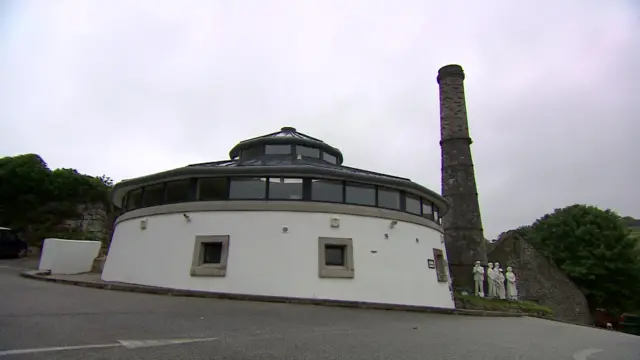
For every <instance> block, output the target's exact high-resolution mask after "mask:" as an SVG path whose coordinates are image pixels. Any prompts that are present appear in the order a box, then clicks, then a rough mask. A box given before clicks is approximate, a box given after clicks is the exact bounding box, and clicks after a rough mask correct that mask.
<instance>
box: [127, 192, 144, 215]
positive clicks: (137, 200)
mask: <svg viewBox="0 0 640 360" xmlns="http://www.w3.org/2000/svg"><path fill="white" fill-rule="evenodd" d="M140 206H142V189H136V190H131V191H129V193H128V194H127V205H126V209H127V210H135V209H137V208H139V207H140Z"/></svg>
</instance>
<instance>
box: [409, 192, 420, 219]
mask: <svg viewBox="0 0 640 360" xmlns="http://www.w3.org/2000/svg"><path fill="white" fill-rule="evenodd" d="M405 211H406V212H408V213H412V214H416V215H420V198H419V197H417V196H413V195H410V194H407V196H406V203H405Z"/></svg>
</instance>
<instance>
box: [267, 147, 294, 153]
mask: <svg viewBox="0 0 640 360" xmlns="http://www.w3.org/2000/svg"><path fill="white" fill-rule="evenodd" d="M264 153H265V154H266V155H289V154H291V145H266V146H265V148H264Z"/></svg>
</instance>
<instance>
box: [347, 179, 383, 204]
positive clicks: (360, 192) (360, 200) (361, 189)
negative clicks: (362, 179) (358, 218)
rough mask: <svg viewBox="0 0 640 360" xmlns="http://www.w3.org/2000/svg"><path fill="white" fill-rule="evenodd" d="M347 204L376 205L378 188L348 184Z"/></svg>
mask: <svg viewBox="0 0 640 360" xmlns="http://www.w3.org/2000/svg"><path fill="white" fill-rule="evenodd" d="M345 202H346V203H348V204H356V205H368V206H375V205H376V188H375V187H373V186H369V185H361V184H355V183H347V185H346V189H345Z"/></svg>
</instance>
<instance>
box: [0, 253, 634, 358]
mask: <svg viewBox="0 0 640 360" xmlns="http://www.w3.org/2000/svg"><path fill="white" fill-rule="evenodd" d="M33 266H34V263H33V261H32V260H26V261H25V260H0V291H1V293H0V294H1V295H0V360H4V359H5V358H6V359H83V360H85V359H154V360H156V359H157V360H162V359H171V360H175V359H242V360H248V359H353V360H360V359H363V360H364V359H366V360H370V359H430V360H431V359H474V360H477V359H496V360H502V359H504V360H515V359H518V360H525V359H531V360H553V359H570V360H571V359H577V360H585V359H588V360H626V359H628V360H637V359H638V358H640V337H635V336H631V335H626V334H620V333H615V332H610V331H605V330H599V329H593V328H587V327H581V326H574V325H569V324H563V323H557V322H553V321H548V320H541V319H533V318H489V317H465V316H452V315H441V314H421V313H412V312H401V311H380V310H365V309H349V308H336V307H323V306H310V305H295V304H275V303H257V302H248V301H234V300H221V299H201V298H184V297H171V296H160V295H149V294H139V293H130V292H119V291H105V290H98V289H91V288H83V287H76V286H71V285H62V284H54V283H46V282H41V281H35V280H29V279H24V278H21V277H20V276H19V273H20V272H21V271H23V270H24V269H26V268H30V267H33ZM197 339H205V340H206V341H199V342H186V341H187V340H197ZM133 340H143V342H133ZM148 340H153V341H155V342H147V341H148ZM164 340H173V342H174V344H171V343H170V342H166V341H164ZM181 341H182V343H181ZM86 346H88V347H86ZM43 348H48V349H44V351H42V352H33V351H34V350H37V349H43ZM20 350H24V351H23V352H22V353H16V352H15V351H20ZM9 351H14V352H13V353H11V352H9Z"/></svg>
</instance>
